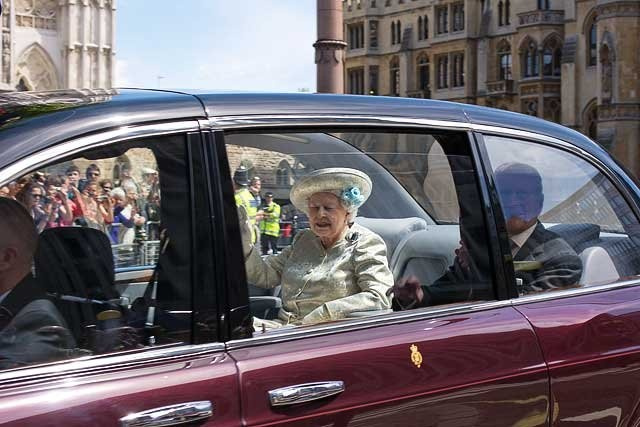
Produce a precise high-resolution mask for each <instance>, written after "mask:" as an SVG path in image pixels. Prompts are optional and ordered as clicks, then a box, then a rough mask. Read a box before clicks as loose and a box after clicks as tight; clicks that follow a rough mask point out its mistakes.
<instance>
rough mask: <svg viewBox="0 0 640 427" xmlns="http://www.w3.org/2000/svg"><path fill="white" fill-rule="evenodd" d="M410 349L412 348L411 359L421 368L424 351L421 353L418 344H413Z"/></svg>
mask: <svg viewBox="0 0 640 427" xmlns="http://www.w3.org/2000/svg"><path fill="white" fill-rule="evenodd" d="M409 349H410V350H411V361H412V362H413V364H414V365H416V366H417V367H418V368H419V367H420V365H422V353H420V350H418V346H417V345H415V344H411V347H409Z"/></svg>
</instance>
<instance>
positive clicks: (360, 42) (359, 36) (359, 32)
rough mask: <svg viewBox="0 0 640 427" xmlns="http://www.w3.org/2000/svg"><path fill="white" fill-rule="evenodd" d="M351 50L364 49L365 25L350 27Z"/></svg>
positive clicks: (361, 23) (350, 25)
mask: <svg viewBox="0 0 640 427" xmlns="http://www.w3.org/2000/svg"><path fill="white" fill-rule="evenodd" d="M347 28H348V32H349V49H361V48H363V47H364V23H363V22H358V23H356V24H349V25H348V27H347Z"/></svg>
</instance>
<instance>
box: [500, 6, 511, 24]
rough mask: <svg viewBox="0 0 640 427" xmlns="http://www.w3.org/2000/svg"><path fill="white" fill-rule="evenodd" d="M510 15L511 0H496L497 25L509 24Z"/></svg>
mask: <svg viewBox="0 0 640 427" xmlns="http://www.w3.org/2000/svg"><path fill="white" fill-rule="evenodd" d="M510 15H511V1H510V0H506V1H504V2H503V1H502V0H500V1H499V2H498V26H499V27H502V26H503V25H510V24H511V22H510V19H511V17H510Z"/></svg>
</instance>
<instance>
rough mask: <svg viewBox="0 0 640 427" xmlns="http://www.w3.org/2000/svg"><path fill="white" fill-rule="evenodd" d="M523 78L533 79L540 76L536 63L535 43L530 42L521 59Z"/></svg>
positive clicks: (536, 49) (536, 51) (537, 62)
mask: <svg viewBox="0 0 640 427" xmlns="http://www.w3.org/2000/svg"><path fill="white" fill-rule="evenodd" d="M522 59H523V60H522V65H523V67H522V71H523V77H535V76H538V75H539V74H540V71H539V68H540V67H539V61H538V47H537V46H536V44H535V42H533V41H530V42H529V44H528V45H527V47H526V49H525V51H524V53H523V58H522Z"/></svg>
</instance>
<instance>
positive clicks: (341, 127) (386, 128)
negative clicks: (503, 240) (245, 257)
mask: <svg viewBox="0 0 640 427" xmlns="http://www.w3.org/2000/svg"><path fill="white" fill-rule="evenodd" d="M247 118H248V117H245V118H242V117H237V119H238V120H239V121H240V122H243V121H245V119H247ZM251 118H252V119H251V120H252V123H248V122H247V123H225V124H224V125H222V126H221V125H220V124H218V125H217V126H216V124H215V123H214V121H212V125H213V126H214V127H215V129H217V130H220V131H222V132H221V135H222V136H221V138H222V139H224V137H225V136H226V135H227V134H259V133H266V134H270V133H274V132H276V133H295V132H327V131H328V130H330V131H331V132H335V131H349V132H371V131H376V132H389V133H392V132H396V133H423V132H438V133H442V132H447V131H452V132H464V133H465V134H466V135H467V138H468V141H469V145H470V150H471V155H472V156H473V159H472V161H473V164H474V168H475V169H476V179H477V185H478V197H479V199H480V203H481V205H482V209H483V216H484V218H485V220H484V221H485V229H486V231H487V235H488V236H489V243H488V248H489V250H490V265H491V268H492V271H491V272H490V277H491V280H492V286H493V289H494V292H495V296H496V299H494V300H492V301H488V302H473V301H472V302H468V303H460V304H456V305H455V306H453V307H447V306H440V307H439V306H434V307H429V308H428V309H422V310H408V311H400V312H393V313H389V314H383V315H379V316H372V317H363V318H354V319H343V320H342V321H340V322H335V323H329V324H319V325H313V326H308V327H305V328H291V329H288V328H286V329H283V330H275V331H271V332H270V333H269V334H268V335H267V336H260V335H258V336H254V337H245V338H238V339H234V340H231V341H230V342H227V343H226V344H227V348H229V349H235V348H243V347H252V346H254V345H259V344H263V343H271V342H278V341H282V340H289V339H297V338H307V337H311V336H318V335H327V334H333V333H335V332H341V331H348V330H357V329H363V328H369V327H374V326H378V325H389V324H396V323H402V322H406V321H410V320H422V319H424V318H430V317H438V316H443V315H450V314H453V313H464V312H468V311H470V310H471V311H472V310H478V309H490V308H493V307H502V306H506V305H509V298H510V297H512V296H510V295H508V293H507V289H506V288H505V287H504V286H503V284H504V283H506V282H505V281H504V280H502V279H499V277H501V274H502V273H501V269H502V262H501V258H500V257H499V256H498V254H499V247H498V246H497V245H496V243H495V242H496V241H497V232H496V231H495V230H494V224H495V222H494V221H493V220H489V219H490V218H492V215H493V213H492V210H491V205H490V204H488V203H486V201H487V194H488V190H487V187H486V175H485V174H484V171H483V169H481V165H482V162H481V161H480V158H479V157H478V156H479V154H478V153H479V151H478V148H477V143H476V138H475V136H474V134H473V132H471V131H470V130H469V127H468V125H466V124H460V123H453V124H452V123H447V124H446V125H444V126H443V125H442V123H441V122H438V125H435V126H434V125H426V124H423V123H420V122H421V121H414V120H409V119H407V120H406V121H405V120H403V123H398V119H397V118H396V119H393V120H391V119H389V118H378V119H377V120H375V121H371V120H368V119H366V118H357V117H349V118H345V117H341V119H342V120H340V121H336V120H331V119H329V120H326V119H319V118H317V117H316V118H314V119H311V118H291V119H289V118H287V117H286V116H283V117H280V118H277V119H276V118H275V117H273V116H267V117H264V118H263V119H264V120H262V119H261V118H260V117H259V116H258V117H256V116H251ZM234 119H236V118H234ZM334 119H335V118H334ZM298 120H300V121H301V123H296V122H297V121H298ZM223 144H224V143H223V142H222V143H221V145H223ZM225 157H226V156H225ZM221 171H222V168H221ZM228 181H229V182H228V185H229V186H230V187H229V188H232V184H231V182H230V178H228ZM229 197H231V199H233V197H232V196H229ZM225 203H228V200H227V201H225ZM231 226H232V227H233V224H231ZM231 240H239V239H231ZM238 259H242V258H238ZM236 268H238V267H237V265H234V267H233V269H236ZM242 268H244V266H242ZM234 286H235V285H234ZM245 287H246V281H245ZM248 301H249V300H248V297H247V299H246V300H244V301H243V300H235V301H231V306H230V307H229V310H230V311H234V310H236V309H238V308H243V307H246V306H247V305H248ZM237 327H238V325H232V328H237Z"/></svg>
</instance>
